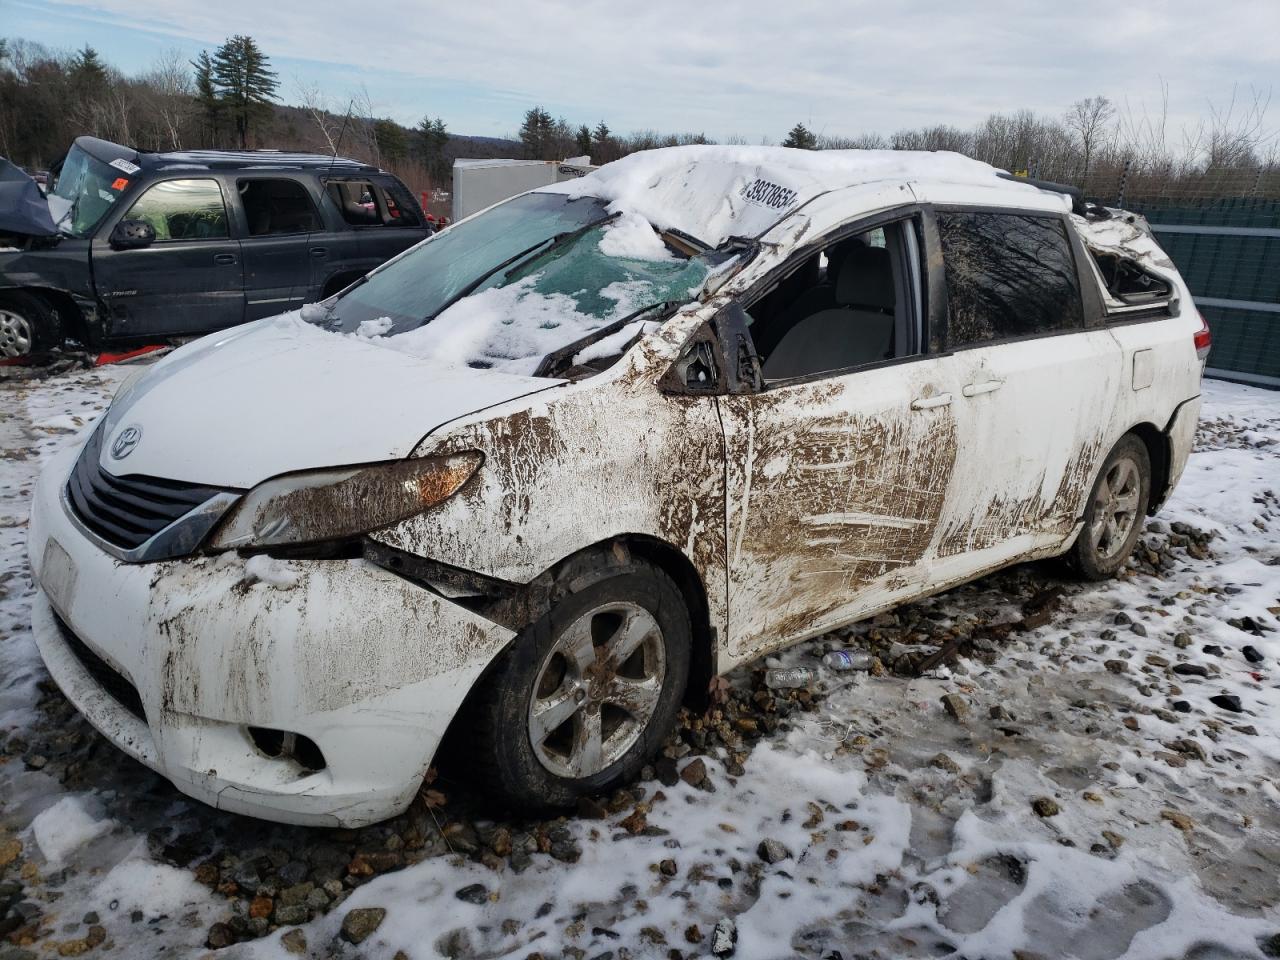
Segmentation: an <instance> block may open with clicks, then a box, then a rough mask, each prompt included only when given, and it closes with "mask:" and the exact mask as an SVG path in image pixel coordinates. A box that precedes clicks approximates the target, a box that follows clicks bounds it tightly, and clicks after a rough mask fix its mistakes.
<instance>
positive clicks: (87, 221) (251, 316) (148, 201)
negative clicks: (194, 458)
mask: <svg viewBox="0 0 1280 960" xmlns="http://www.w3.org/2000/svg"><path fill="white" fill-rule="evenodd" d="M52 183H53V187H52V189H51V191H50V193H49V195H48V198H47V200H48V206H49V213H50V216H49V217H48V218H47V220H46V219H44V218H43V216H42V215H43V210H42V209H39V210H33V211H32V212H31V215H27V219H26V220H25V221H24V222H22V223H20V224H18V226H19V227H20V230H18V231H15V230H14V225H13V224H12V223H10V224H9V226H8V227H7V228H6V229H7V231H8V232H7V233H6V234H5V235H4V236H0V357H19V356H24V355H28V354H38V353H41V352H43V351H46V350H48V349H51V348H53V347H56V346H58V345H60V344H61V343H62V342H63V340H64V338H66V337H74V338H75V339H78V340H81V341H82V342H84V343H86V344H89V345H91V346H93V347H101V346H104V345H108V344H110V345H120V344H128V343H139V342H141V341H149V342H154V341H155V340H157V339H163V338H167V337H184V336H192V335H197V334H204V333H210V332H212V331H215V330H221V329H223V328H225V327H230V326H234V325H235V324H238V323H244V322H246V321H249V320H256V319H258V318H260V317H265V316H270V315H272V314H276V313H282V312H284V311H286V310H289V309H292V308H296V307H298V306H301V305H302V304H303V303H307V302H310V301H314V300H319V299H323V298H324V297H327V296H329V295H330V294H332V293H335V292H336V291H338V290H340V289H342V288H343V287H345V286H347V285H348V284H350V283H351V282H353V281H354V280H356V279H358V278H359V277H361V276H363V275H364V274H365V273H367V272H368V271H369V270H372V269H373V268H374V267H376V266H378V265H379V264H381V263H383V262H384V261H386V260H388V259H390V258H391V257H393V256H395V255H396V254H398V253H400V252H401V251H402V250H405V249H406V248H408V247H410V246H412V245H413V244H415V243H417V242H418V241H420V240H422V239H424V238H425V237H427V236H428V235H429V234H430V232H431V227H430V226H429V225H428V222H427V219H426V217H425V216H424V215H423V211H422V209H421V208H420V207H419V205H418V203H417V201H416V200H415V199H414V197H413V195H412V193H410V191H409V190H408V188H406V187H405V185H404V184H403V183H401V182H400V180H398V179H397V178H396V177H395V176H393V175H392V174H390V173H387V172H385V171H383V170H380V169H378V168H377V167H373V166H369V165H367V164H363V163H360V162H358V161H355V160H347V159H343V158H340V157H339V158H334V157H327V156H318V155H314V154H299V153H280V152H277V151H265V150H263V151H250V152H244V153H230V152H221V151H187V152H180V153H140V152H138V151H136V150H133V149H131V148H129V147H122V146H120V145H119V144H115V143H109V142H107V141H104V140H97V139H94V138H93V137H80V138H78V139H77V140H76V142H75V145H74V146H72V148H71V149H70V151H68V153H67V155H66V157H65V159H64V160H63V162H62V165H61V167H60V168H59V169H58V170H56V171H55V175H54V177H53V178H52Z"/></svg>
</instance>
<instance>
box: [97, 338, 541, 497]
mask: <svg viewBox="0 0 1280 960" xmlns="http://www.w3.org/2000/svg"><path fill="white" fill-rule="evenodd" d="M556 382H557V381H553V380H546V379H535V378H533V377H521V376H513V375H510V374H503V373H495V372H493V371H489V370H473V369H471V368H468V367H454V366H448V365H445V364H442V363H440V362H438V361H433V360H429V359H423V358H421V357H414V356H411V355H409V354H406V353H402V352H400V351H398V350H391V349H387V348H386V347H382V346H377V345H376V344H374V343H371V342H370V341H368V340H365V339H362V338H359V337H356V336H348V335H343V334H337V333H329V332H327V331H324V330H320V329H318V328H316V327H313V326H312V325H310V324H307V323H304V322H303V321H302V320H300V319H298V318H297V315H296V314H290V315H286V316H283V317H273V318H270V319H267V320H260V321H257V322H256V323H251V324H247V325H245V326H243V327H237V328H236V329H235V330H233V331H230V332H228V333H224V334H215V335H213V336H210V337H205V338H204V339H202V340H197V341H196V342H194V343H191V344H188V345H187V346H185V347H183V348H182V349H180V350H177V351H175V352H174V353H172V354H170V355H169V356H167V357H165V358H164V359H163V360H161V361H160V362H159V363H157V364H156V365H155V366H154V367H150V368H147V369H146V372H145V373H142V374H141V375H140V376H138V378H137V379H135V380H132V381H130V382H129V383H128V384H126V386H125V387H124V388H123V389H122V390H121V391H120V393H119V394H118V395H117V397H116V399H115V401H114V402H113V403H112V405H111V408H110V410H109V411H108V412H107V418H106V424H105V425H104V428H103V429H104V430H105V431H106V435H105V436H104V438H103V445H102V460H101V464H102V467H103V469H104V470H107V471H108V472H110V473H112V474H115V475H117V476H127V475H130V474H139V475H142V476H149V477H160V478H164V479H170V480H181V481H184V482H187V483H197V484H201V485H203V486H217V487H239V488H249V487H252V486H254V485H256V484H258V483H261V482H262V481H263V480H266V479H268V478H269V477H274V476H277V475H279V474H282V473H289V472H292V471H295V470H308V469H317V468H324V467H338V466H347V465H350V464H357V463H370V462H375V461H380V460H394V459H399V458H403V457H406V456H408V455H409V453H410V452H411V451H412V450H413V448H414V447H415V446H417V444H418V442H419V441H420V440H421V439H422V438H423V437H424V436H426V434H428V433H430V432H431V431H432V430H434V429H435V428H436V427H438V426H440V425H441V424H444V423H447V422H448V421H450V420H454V419H456V418H457V417H461V416H464V415H466V414H469V413H473V412H475V411H477V410H481V409H483V408H485V407H489V406H492V405H494V404H496V403H501V402H503V401H506V400H512V399H515V398H516V397H520V396H524V395H525V394H529V393H535V392H537V391H539V390H545V389H548V388H550V387H552V386H554V385H555V384H556ZM130 427H136V428H138V429H139V430H140V434H131V436H136V437H137V440H136V443H135V445H134V446H133V448H132V449H131V450H129V451H128V453H127V454H126V455H125V457H124V458H122V459H119V460H116V459H113V457H112V456H111V447H112V444H113V443H114V442H115V440H116V438H117V436H118V435H119V434H121V433H123V432H124V431H125V430H127V429H128V428H130Z"/></svg>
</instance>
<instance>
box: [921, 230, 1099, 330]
mask: <svg viewBox="0 0 1280 960" xmlns="http://www.w3.org/2000/svg"><path fill="white" fill-rule="evenodd" d="M938 232H939V235H940V237H941V240H942V254H943V259H944V261H945V265H946V267H945V269H946V281H947V343H948V346H950V347H963V346H967V345H970V344H976V343H987V342H989V341H992V340H1004V339H1007V338H1010V337H1024V336H1029V335H1033V334H1047V333H1055V332H1057V331H1061V330H1076V329H1081V328H1083V326H1084V310H1083V307H1082V306H1081V303H1080V284H1079V280H1078V277H1077V274H1076V265H1075V258H1074V257H1073V256H1072V253H1071V243H1070V241H1069V240H1068V239H1067V230H1066V226H1065V224H1063V222H1062V220H1061V219H1059V218H1056V217H1039V216H1032V215H1025V214H1013V213H939V214H938Z"/></svg>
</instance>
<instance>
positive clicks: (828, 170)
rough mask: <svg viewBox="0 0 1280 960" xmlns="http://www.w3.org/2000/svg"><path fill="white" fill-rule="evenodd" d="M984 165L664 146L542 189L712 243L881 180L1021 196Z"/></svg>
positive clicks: (929, 154)
mask: <svg viewBox="0 0 1280 960" xmlns="http://www.w3.org/2000/svg"><path fill="white" fill-rule="evenodd" d="M1000 173H1001V171H998V170H997V169H996V168H995V167H993V166H991V165H990V164H987V163H983V162H981V161H980V160H973V159H970V158H969V157H965V156H963V155H961V154H958V153H952V152H949V151H936V152H934V151H920V150H794V149H791V148H788V147H737V146H703V145H690V146H683V147H664V148H662V149H658V150H645V151H641V152H639V153H633V154H631V155H630V156H627V157H624V158H622V159H621V160H617V161H615V162H613V163H610V164H607V165H605V166H603V167H601V168H600V169H599V170H596V171H595V172H593V173H591V174H588V175H587V176H585V177H582V178H581V179H577V180H570V181H565V182H562V183H558V184H553V185H551V186H547V187H543V188H540V190H541V191H542V192H555V193H564V194H568V195H570V196H595V197H600V198H602V199H604V200H607V201H609V204H610V209H612V210H627V211H632V212H635V213H639V214H640V215H641V216H643V217H645V218H646V219H647V220H649V222H650V223H653V224H655V225H656V226H658V227H660V228H663V229H672V228H674V229H679V230H683V231H684V232H686V233H689V234H691V235H693V236H695V237H698V238H699V239H701V240H703V241H705V242H707V243H710V244H712V245H716V244H719V243H721V242H723V241H724V240H725V239H726V238H728V237H730V236H759V235H760V234H762V233H764V232H765V231H767V230H768V229H769V228H770V227H772V226H773V225H774V224H775V223H777V222H778V221H779V220H781V219H782V218H784V217H785V216H787V215H788V214H790V213H792V212H794V211H795V210H797V209H798V208H799V207H801V206H803V205H804V204H805V203H806V202H808V201H809V200H812V199H813V198H814V197H816V196H818V195H819V194H822V193H826V192H827V191H830V190H837V189H840V188H843V187H850V186H857V185H859V184H866V183H875V182H881V181H897V182H909V181H935V182H936V181H944V182H948V183H964V184H974V185H981V186H983V187H989V188H995V189H1001V190H1009V191H1025V190H1027V189H1028V185H1026V184H1020V183H1017V182H1016V181H1011V180H1007V179H1004V178H1002V177H1000V176H999V174H1000Z"/></svg>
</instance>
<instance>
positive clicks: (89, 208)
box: [48, 146, 129, 238]
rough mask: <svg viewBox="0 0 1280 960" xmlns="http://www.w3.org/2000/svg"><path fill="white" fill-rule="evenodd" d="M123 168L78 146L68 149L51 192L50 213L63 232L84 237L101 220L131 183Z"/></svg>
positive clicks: (49, 198) (49, 199)
mask: <svg viewBox="0 0 1280 960" xmlns="http://www.w3.org/2000/svg"><path fill="white" fill-rule="evenodd" d="M122 172H123V171H121V170H118V169H116V168H115V167H112V166H109V165H108V164H105V163H103V162H102V161H101V160H98V159H96V158H95V157H91V156H89V154H87V153H85V152H84V151H83V150H81V149H80V148H79V147H76V146H73V147H72V148H71V149H70V150H68V151H67V159H66V160H65V161H63V164H62V170H61V171H60V172H59V173H58V179H57V182H56V183H55V184H54V187H53V191H52V192H51V193H50V194H49V197H48V201H49V213H50V215H51V216H52V217H53V222H54V223H55V224H56V225H57V227H58V230H59V231H60V232H61V233H64V234H66V235H67V236H71V237H80V238H84V237H87V236H89V235H90V234H91V233H93V230H94V227H96V226H97V225H98V224H99V223H101V222H102V218H103V217H105V216H106V215H107V211H108V210H110V209H111V205H112V204H113V203H115V202H116V198H117V197H118V196H119V194H120V193H121V192H122V191H123V190H124V189H125V188H127V187H128V186H129V177H125V176H121V173H122Z"/></svg>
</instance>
